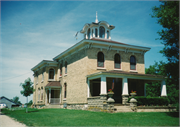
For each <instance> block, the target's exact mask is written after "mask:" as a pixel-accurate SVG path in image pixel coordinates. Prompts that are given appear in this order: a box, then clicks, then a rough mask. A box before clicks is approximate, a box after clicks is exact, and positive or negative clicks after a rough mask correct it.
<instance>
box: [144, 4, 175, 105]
mask: <svg viewBox="0 0 180 127" xmlns="http://www.w3.org/2000/svg"><path fill="white" fill-rule="evenodd" d="M161 2H162V4H161V5H160V6H159V7H156V6H155V7H153V8H152V11H153V14H152V15H151V16H152V17H153V18H157V21H158V22H157V23H158V24H160V25H162V27H163V29H162V30H161V31H158V34H159V35H160V38H159V40H162V42H161V43H162V44H164V48H163V49H162V50H161V51H160V53H162V54H163V56H165V57H166V58H167V60H168V62H167V63H165V62H160V63H159V64H158V63H155V64H154V65H153V66H150V67H149V68H148V69H146V73H147V74H159V75H163V76H166V77H167V78H166V85H167V94H168V97H169V99H170V102H171V103H176V102H179V1H161ZM153 86H158V88H159V86H160V84H155V83H153V85H151V86H150V85H149V86H147V87H149V88H151V89H153V88H152V87H153Z"/></svg>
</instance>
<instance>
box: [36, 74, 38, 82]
mask: <svg viewBox="0 0 180 127" xmlns="http://www.w3.org/2000/svg"><path fill="white" fill-rule="evenodd" d="M36 84H38V75H37V80H36Z"/></svg>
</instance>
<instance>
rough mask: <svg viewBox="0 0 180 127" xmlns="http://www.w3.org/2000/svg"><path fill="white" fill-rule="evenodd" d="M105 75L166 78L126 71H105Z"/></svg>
mask: <svg viewBox="0 0 180 127" xmlns="http://www.w3.org/2000/svg"><path fill="white" fill-rule="evenodd" d="M104 73H116V74H129V75H139V76H151V77H159V78H164V76H162V75H151V74H140V73H137V72H126V71H118V70H110V71H105V72H104Z"/></svg>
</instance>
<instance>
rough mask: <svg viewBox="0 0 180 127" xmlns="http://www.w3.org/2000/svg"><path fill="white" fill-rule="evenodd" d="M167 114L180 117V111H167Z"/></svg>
mask: <svg viewBox="0 0 180 127" xmlns="http://www.w3.org/2000/svg"><path fill="white" fill-rule="evenodd" d="M166 115H168V116H171V117H179V112H166Z"/></svg>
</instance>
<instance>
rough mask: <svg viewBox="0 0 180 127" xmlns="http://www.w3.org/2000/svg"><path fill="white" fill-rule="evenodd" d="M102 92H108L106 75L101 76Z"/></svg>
mask: <svg viewBox="0 0 180 127" xmlns="http://www.w3.org/2000/svg"><path fill="white" fill-rule="evenodd" d="M101 94H107V86H106V77H105V76H101V93H100V95H101Z"/></svg>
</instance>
